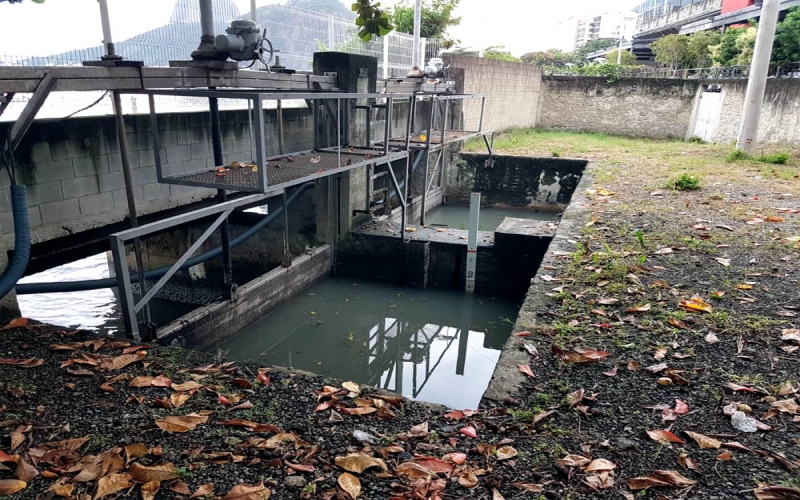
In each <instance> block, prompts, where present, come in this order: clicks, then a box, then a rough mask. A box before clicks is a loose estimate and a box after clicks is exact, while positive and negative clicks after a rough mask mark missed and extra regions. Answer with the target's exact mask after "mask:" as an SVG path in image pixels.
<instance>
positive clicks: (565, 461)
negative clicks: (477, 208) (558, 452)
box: [556, 455, 592, 467]
mask: <svg viewBox="0 0 800 500" xmlns="http://www.w3.org/2000/svg"><path fill="white" fill-rule="evenodd" d="M591 462H592V460H591V459H589V458H586V457H584V456H583V455H567V456H566V457H564V458H560V459H558V460H556V463H558V464H559V465H563V466H565V467H583V466H584V465H589V464H590V463H591Z"/></svg>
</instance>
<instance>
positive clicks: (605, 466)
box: [586, 458, 617, 472]
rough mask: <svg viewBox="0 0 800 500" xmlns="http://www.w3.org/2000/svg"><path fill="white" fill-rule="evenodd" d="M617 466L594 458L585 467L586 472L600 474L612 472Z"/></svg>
mask: <svg viewBox="0 0 800 500" xmlns="http://www.w3.org/2000/svg"><path fill="white" fill-rule="evenodd" d="M616 468H617V464H615V463H614V462H612V461H610V460H606V459H605V458H596V459H594V460H592V462H591V463H590V464H589V465H588V466H587V467H586V472H600V471H608V470H614V469H616Z"/></svg>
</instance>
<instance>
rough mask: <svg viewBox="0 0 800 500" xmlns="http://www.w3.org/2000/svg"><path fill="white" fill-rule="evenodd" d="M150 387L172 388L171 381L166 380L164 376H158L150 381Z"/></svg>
mask: <svg viewBox="0 0 800 500" xmlns="http://www.w3.org/2000/svg"><path fill="white" fill-rule="evenodd" d="M150 385H152V386H153V387H172V380H170V379H168V378H167V377H165V376H164V375H159V376H158V377H156V378H154V379H153V380H152V381H150Z"/></svg>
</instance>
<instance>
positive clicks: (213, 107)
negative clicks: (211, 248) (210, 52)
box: [208, 97, 266, 286]
mask: <svg viewBox="0 0 800 500" xmlns="http://www.w3.org/2000/svg"><path fill="white" fill-rule="evenodd" d="M208 107H209V109H210V112H211V147H212V149H213V152H214V166H217V167H221V166H223V165H224V163H225V159H224V152H223V150H222V126H221V124H220V121H219V100H218V99H217V98H216V97H210V98H209V99H208ZM262 168H265V169H266V166H264V167H262ZM217 199H218V200H219V202H220V203H225V202H226V201H227V200H228V195H227V193H226V192H225V190H224V189H217ZM220 234H221V236H222V269H223V277H222V282H223V283H224V284H225V286H230V285H232V284H233V261H232V259H231V235H230V222H229V221H228V219H225V221H224V222H223V223H222V225H221V226H220Z"/></svg>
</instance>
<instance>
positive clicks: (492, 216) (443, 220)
mask: <svg viewBox="0 0 800 500" xmlns="http://www.w3.org/2000/svg"><path fill="white" fill-rule="evenodd" d="M557 214H558V212H541V211H539V212H537V211H535V210H528V209H525V208H482V209H481V214H480V224H479V230H480V231H494V230H495V229H497V226H499V225H500V224H501V223H502V222H503V219H505V218H506V217H516V218H519V219H533V220H548V221H549V220H556V218H557V217H556V215H557ZM425 223H426V224H444V225H446V226H450V227H451V228H453V229H467V225H468V224H469V207H468V206H463V205H447V206H444V205H442V206H438V207H436V208H434V209H433V210H431V211H430V212H428V215H427V216H426V218H425Z"/></svg>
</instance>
